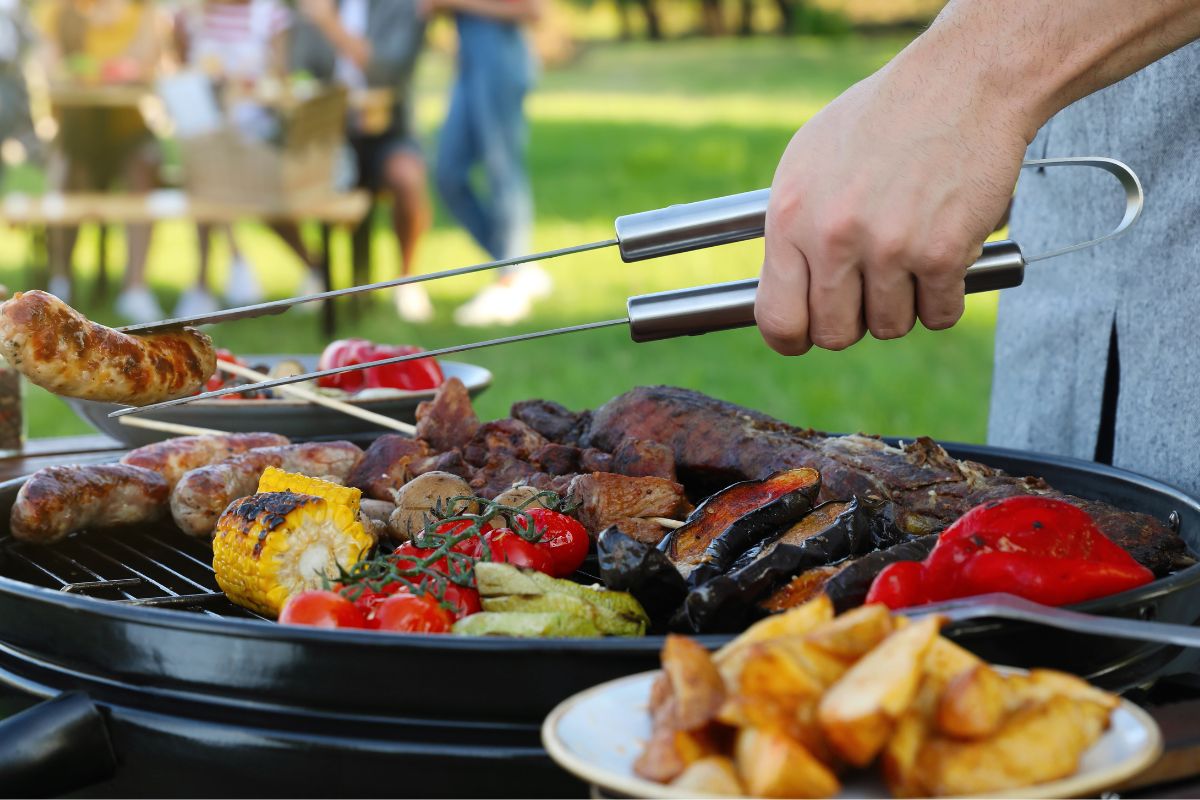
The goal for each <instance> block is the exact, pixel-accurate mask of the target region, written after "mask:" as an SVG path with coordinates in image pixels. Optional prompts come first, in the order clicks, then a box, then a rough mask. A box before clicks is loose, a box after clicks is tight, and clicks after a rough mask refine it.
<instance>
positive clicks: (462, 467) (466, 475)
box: [408, 450, 475, 481]
mask: <svg viewBox="0 0 1200 800" xmlns="http://www.w3.org/2000/svg"><path fill="white" fill-rule="evenodd" d="M408 471H409V476H410V477H412V478H415V477H416V476H418V475H424V474H425V473H426V472H449V473H450V474H451V475H457V476H458V477H460V478H462V479H463V480H468V481H469V480H470V479H471V477H472V476H473V475H474V474H475V468H474V467H472V466H471V465H470V464H468V463H467V462H466V461H465V460H464V459H463V456H462V451H460V450H447V451H446V452H444V453H438V454H437V455H434V456H426V457H425V458H418V459H416V460H414V461H412V462H411V463H410V464H409V465H408Z"/></svg>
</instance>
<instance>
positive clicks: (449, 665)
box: [0, 446, 1200, 796]
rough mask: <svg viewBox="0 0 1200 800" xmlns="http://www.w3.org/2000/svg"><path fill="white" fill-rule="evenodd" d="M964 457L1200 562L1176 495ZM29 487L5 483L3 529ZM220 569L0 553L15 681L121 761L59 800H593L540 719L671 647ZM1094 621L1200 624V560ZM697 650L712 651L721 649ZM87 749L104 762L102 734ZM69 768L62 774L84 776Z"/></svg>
mask: <svg viewBox="0 0 1200 800" xmlns="http://www.w3.org/2000/svg"><path fill="white" fill-rule="evenodd" d="M949 449H950V450H951V452H952V454H953V455H954V456H955V457H957V458H968V459H971V460H975V461H979V462H983V463H985V464H989V465H992V466H996V467H999V468H1001V469H1004V470H1006V471H1008V472H1010V473H1016V474H1023V475H1029V474H1032V475H1040V476H1042V477H1044V478H1045V479H1046V480H1047V481H1049V482H1050V483H1051V484H1052V485H1054V486H1056V487H1057V488H1060V489H1062V490H1063V491H1066V492H1070V493H1073V494H1077V495H1080V496H1085V497H1090V498H1093V499H1098V500H1104V501H1107V502H1110V503H1113V504H1115V505H1118V506H1121V507H1124V508H1129V509H1132V510H1136V511H1143V512H1146V513H1150V514H1153V515H1155V516H1157V517H1158V518H1160V519H1164V520H1166V519H1168V518H1171V517H1172V515H1174V519H1175V520H1177V521H1178V524H1179V529H1180V532H1181V534H1182V535H1183V537H1184V539H1185V540H1186V541H1187V542H1188V544H1189V546H1190V547H1191V549H1192V550H1193V552H1197V551H1200V503H1198V502H1197V501H1195V500H1193V499H1192V498H1189V497H1188V496H1186V495H1184V494H1183V493H1181V492H1179V491H1177V490H1175V489H1173V488H1171V487H1169V486H1166V485H1164V484H1161V483H1157V482H1154V481H1150V480H1147V479H1143V478H1141V477H1139V476H1135V475H1131V474H1129V473H1125V472H1122V471H1120V470H1115V469H1112V468H1108V467H1102V466H1098V465H1095V464H1088V463H1085V462H1079V461H1074V460H1071V459H1058V458H1051V457H1041V456H1037V457H1035V456H1030V455H1028V454H1022V453H1016V452H1012V451H1005V450H999V449H994V448H984V447H970V446H952V447H950V448H949ZM20 483H21V482H20V481H19V480H18V481H11V482H9V483H6V484H0V519H6V518H7V515H8V512H9V508H10V506H11V504H12V502H13V500H14V499H15V496H16V492H17V489H18V488H19V486H20ZM211 559H212V551H211V549H210V547H209V545H208V543H207V542H205V541H201V540H196V539H192V538H189V537H186V536H184V535H183V534H181V533H180V532H179V531H178V530H176V529H174V527H172V526H170V525H169V524H162V525H158V526H152V527H143V528H138V529H132V530H126V531H120V532H114V533H109V532H106V533H102V534H101V533H98V534H83V535H79V536H74V537H71V538H70V539H68V540H67V541H65V542H63V543H60V544H58V545H55V546H53V547H36V546H30V545H25V544H23V543H20V542H16V541H14V540H12V539H11V538H8V537H4V538H0V642H2V644H0V684H6V685H7V686H9V687H10V688H16V689H18V690H19V691H21V692H24V693H26V694H32V695H35V696H39V697H53V696H55V695H58V694H60V693H62V692H64V691H70V690H83V691H85V692H86V693H87V694H88V696H89V697H90V698H91V699H92V700H93V701H94V704H95V706H96V707H99V708H100V709H101V711H102V712H103V716H104V720H105V721H104V723H103V725H102V726H101V728H102V732H105V733H104V735H107V736H109V737H110V738H111V741H112V746H113V748H114V749H115V750H116V752H117V755H118V758H119V761H120V767H119V769H117V772H116V775H115V777H113V778H111V779H110V780H108V781H107V782H104V783H100V784H96V783H94V781H95V780H96V779H97V777H98V776H97V775H90V776H88V779H87V781H86V782H84V781H80V782H77V783H75V784H73V785H64V786H62V787H61V789H62V790H64V791H65V790H67V789H70V788H76V787H77V786H79V785H87V786H88V792H89V793H90V794H93V795H103V794H124V795H130V794H135V795H136V794H163V793H169V794H179V793H180V787H181V786H186V787H187V789H186V791H185V792H184V793H188V794H211V795H228V794H239V795H246V794H260V795H305V794H313V793H317V794H330V793H335V792H340V791H342V790H343V787H344V791H345V792H346V793H354V794H359V795H372V794H380V795H395V794H398V793H413V794H421V795H429V796H438V795H488V796H504V795H521V796H538V795H551V796H567V795H572V794H579V793H580V792H582V790H583V787H582V786H581V785H580V784H578V783H576V782H574V780H573V779H571V778H569V777H568V776H566V775H565V773H562V772H561V771H559V770H558V769H557V768H556V767H555V766H554V765H553V764H552V763H551V762H550V761H549V760H548V759H547V758H546V756H545V754H544V752H543V751H542V750H541V747H540V744H539V741H538V733H537V732H538V725H539V723H540V721H541V719H542V718H543V717H544V716H545V714H546V713H547V712H548V711H549V709H550V708H552V707H553V706H554V705H555V704H557V703H558V702H559V701H561V700H562V699H563V698H565V697H567V696H568V695H570V694H573V693H575V692H577V691H580V690H582V689H584V688H587V687H589V686H592V685H595V684H597V683H600V682H603V681H605V680H609V679H612V678H615V677H620V676H623V675H628V674H632V673H635V672H640V671H643V670H647V669H653V668H654V667H655V666H656V665H657V661H658V650H659V648H660V647H661V644H662V640H661V638H659V637H646V638H644V639H635V640H626V639H602V640H588V639H579V640H528V641H514V640H506V639H471V638H465V637H454V636H420V635H415V636H414V635H385V634H379V633H377V632H369V631H363V632H356V631H328V630H320V629H310V628H296V627H290V626H281V625H275V624H273V623H269V622H264V621H263V620H262V618H261V617H259V616H258V615H256V614H253V613H251V612H249V611H246V610H245V609H242V608H240V607H238V606H235V605H233V604H232V603H230V602H229V601H228V600H226V599H225V597H224V595H222V594H221V593H220V592H219V591H218V589H217V586H216V583H215V578H214V575H213V572H212V568H211ZM100 601H103V602H100ZM1081 608H1082V609H1083V610H1091V611H1095V612H1098V613H1106V614H1114V615H1123V616H1135V617H1143V618H1157V619H1162V620H1165V621H1172V622H1184V623H1192V622H1195V621H1196V619H1197V617H1200V565H1197V566H1195V567H1190V568H1188V569H1186V570H1183V571H1181V572H1179V573H1177V574H1175V575H1172V576H1169V577H1167V578H1164V579H1161V580H1159V581H1155V582H1154V583H1153V584H1150V585H1148V586H1145V587H1141V588H1140V589H1137V590H1134V591H1132V592H1127V593H1125V594H1122V595H1117V596H1114V597H1109V598H1103V599H1101V600H1098V601H1092V602H1091V603H1088V604H1084V605H1083V606H1081ZM950 633H951V635H953V636H955V637H957V638H958V639H959V640H960V641H961V642H962V643H964V644H966V645H967V646H968V647H971V648H972V649H975V650H976V651H977V652H979V653H980V654H981V655H984V656H985V657H988V658H990V659H993V660H996V661H1000V662H1006V663H1014V664H1017V665H1041V666H1057V667H1059V668H1066V669H1072V670H1074V671H1076V672H1079V673H1081V674H1084V675H1087V676H1088V677H1089V678H1091V679H1092V680H1095V681H1096V682H1098V683H1100V684H1102V685H1106V686H1108V687H1111V688H1127V687H1130V686H1134V685H1138V684H1143V683H1145V682H1147V681H1149V680H1152V679H1154V678H1155V677H1157V676H1160V675H1163V674H1169V673H1172V672H1177V671H1181V670H1183V669H1190V668H1193V667H1194V666H1195V664H1194V663H1193V662H1191V661H1185V660H1184V659H1183V658H1182V657H1181V653H1180V651H1179V650H1178V649H1175V648H1169V647H1159V646H1155V645H1143V644H1137V643H1130V642H1123V641H1117V640H1112V641H1107V640H1097V639H1092V638H1086V637H1079V636H1073V635H1070V634H1064V633H1061V632H1049V633H1048V632H1047V630H1046V629H1042V628H1037V627H1034V626H1029V625H1019V624H1013V623H1000V622H993V621H987V620H985V621H979V622H973V623H969V624H966V625H963V626H961V627H959V628H956V629H954V630H952V631H951V632H950ZM702 638H705V639H706V640H707V643H709V644H712V645H716V644H718V643H719V642H721V641H723V640H724V638H725V637H702ZM44 707H45V705H43V707H42V708H44ZM83 707H84V708H85V709H93V706H92V704H89V703H85V704H84V705H83ZM91 713H92V714H93V716H94V714H95V712H94V710H92V711H91ZM0 727H4V726H0ZM6 735H16V734H11V733H8V732H5V731H2V730H0V754H3V753H4V752H6V750H7V748H5V747H4V738H3V737H4V736H6ZM67 738H69V737H67ZM62 739H63V737H59V738H58V739H56V740H55V741H61V740H62ZM22 741H24V739H22ZM77 744H80V746H81V747H85V746H86V747H92V749H93V750H94V749H95V740H94V738H93V739H90V740H87V739H85V740H83V741H82V742H81V743H77ZM3 762H4V758H3V757H0V784H2V783H4V778H5V771H4V770H5V765H4V763H3ZM61 763H74V764H77V763H79V759H78V757H77V754H75V756H74V757H73V758H72V759H71V760H69V761H64V762H61ZM110 766H111V765H110ZM464 767H466V768H464ZM55 769H56V771H52V772H51V773H50V774H53V775H55V776H56V777H57V778H59V779H65V778H66V777H69V775H68V772H69V770H63V769H62V768H61V767H56V768H55ZM363 775H377V776H378V775H382V776H397V775H403V776H404V777H403V781H404V783H403V785H398V784H396V783H389V782H387V781H383V782H381V783H364V782H363V777H362V776H363ZM30 785H31V786H32V787H34V788H31V789H30V791H34V792H37V793H43V792H45V791H48V789H47V788H46V787H45V784H30Z"/></svg>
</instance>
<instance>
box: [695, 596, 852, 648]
mask: <svg viewBox="0 0 1200 800" xmlns="http://www.w3.org/2000/svg"><path fill="white" fill-rule="evenodd" d="M831 619H833V603H832V602H831V601H830V599H829V598H828V597H827V596H826V595H823V594H822V595H818V596H817V597H814V598H813V599H812V600H809V601H808V602H807V603H805V604H804V605H802V606H796V607H795V608H793V609H791V610H790V611H785V612H783V613H782V614H775V615H773V616H770V617H767V618H766V619H762V620H759V621H758V622H756V623H754V624H753V625H751V626H750V627H749V628H747V629H746V630H745V631H743V632H742V634H741V635H740V636H738V637H737V638H736V639H734V640H733V641H732V642H730V643H729V644H727V645H725V646H724V647H722V648H721V649H720V650H718V651H717V652H716V653H715V654H714V655H713V661H715V662H717V664H718V665H720V664H722V663H723V662H724V661H726V660H727V659H729V658H731V657H732V656H733V655H734V654H735V653H737V651H739V650H741V649H742V648H744V647H747V646H749V645H751V644H754V643H755V642H761V641H764V640H766V639H775V638H778V637H780V636H799V635H802V634H805V633H808V632H810V631H812V630H813V629H815V628H816V627H817V626H818V625H821V624H823V623H826V622H829V621H830V620H831Z"/></svg>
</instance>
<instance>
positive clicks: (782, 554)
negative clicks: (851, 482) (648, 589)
mask: <svg viewBox="0 0 1200 800" xmlns="http://www.w3.org/2000/svg"><path fill="white" fill-rule="evenodd" d="M874 546H875V536H874V531H873V527H872V525H871V516H870V515H869V514H868V513H867V511H866V510H865V507H864V504H863V503H861V502H859V500H858V499H857V498H856V499H854V500H849V501H830V502H827V503H823V504H821V505H820V506H817V507H816V508H815V509H813V510H812V511H811V512H810V513H809V514H808V515H807V516H806V517H804V518H803V519H802V520H801V521H800V522H798V523H796V524H795V525H793V526H792V527H791V528H788V529H787V530H786V531H785V532H784V533H783V535H781V536H778V537H776V538H775V539H773V540H772V541H769V542H764V543H762V544H760V545H758V546H757V547H754V548H751V549H750V550H749V551H747V552H746V553H745V554H744V555H743V556H742V557H741V558H740V559H738V561H737V563H736V566H735V568H734V569H731V570H730V571H729V572H728V573H726V574H724V575H718V576H717V577H715V578H713V579H711V580H709V581H707V582H705V583H703V584H701V585H700V586H697V587H695V588H693V589H692V590H691V591H690V592H688V595H687V597H686V598H685V599H684V602H683V606H682V608H681V609H680V611H679V612H677V613H676V615H675V617H674V618H673V623H672V624H673V625H676V626H678V627H680V628H682V629H684V630H690V631H693V632H695V633H707V632H715V631H732V630H738V629H740V627H741V626H742V625H744V623H745V622H746V619H747V617H748V616H749V615H751V614H752V613H753V609H754V606H755V604H756V603H758V601H759V600H761V599H763V598H764V597H766V596H767V595H768V594H769V593H770V592H771V591H772V590H773V589H775V588H776V587H778V586H779V585H781V584H783V583H786V582H787V581H789V580H791V579H792V578H793V577H794V576H796V575H799V574H800V573H802V572H804V571H806V570H809V569H812V568H814V567H822V566H827V565H830V564H836V563H838V562H840V561H843V560H845V559H847V558H851V557H853V556H856V555H861V554H862V553H866V552H870V550H871V549H872V548H873V547H874Z"/></svg>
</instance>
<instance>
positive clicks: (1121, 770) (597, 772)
mask: <svg viewBox="0 0 1200 800" xmlns="http://www.w3.org/2000/svg"><path fill="white" fill-rule="evenodd" d="M994 666H996V668H997V669H998V670H999V671H1001V672H1004V673H1010V674H1013V673H1015V674H1020V673H1025V672H1028V670H1023V669H1017V668H1016V667H1006V666H1003V665H994ZM660 672H661V670H650V671H648V672H639V673H636V674H634V675H626V676H624V677H622V678H617V679H615V680H611V681H605V682H604V683H600V684H597V685H595V686H593V687H591V688H589V689H585V690H583V691H582V692H578V693H576V694H573V695H571V696H570V697H568V698H567V699H565V700H563V701H562V702H561V703H559V704H558V705H556V706H555V707H554V709H553V710H551V712H550V713H549V714H548V715H546V719H545V720H544V721H543V722H542V729H541V738H542V747H544V748H545V749H546V752H547V753H548V754H549V755H550V758H551V759H553V760H554V762H555V763H556V764H558V766H559V767H561V768H562V769H564V770H566V771H567V772H570V773H571V774H572V775H575V776H576V777H577V778H580V779H582V780H584V781H587V782H588V783H589V784H591V785H592V786H593V787H601V788H605V789H611V790H614V791H616V792H618V793H620V794H622V795H625V796H628V797H663V798H687V797H697V796H698V793H697V792H695V791H694V790H692V791H685V790H682V789H675V788H674V787H671V786H666V785H664V784H660V783H654V782H653V781H648V780H645V779H643V778H639V777H637V776H627V775H616V774H614V773H610V772H608V771H607V770H604V769H602V768H600V767H597V766H594V765H592V764H590V763H589V762H587V761H586V760H584V759H583V758H581V757H579V756H577V755H576V754H575V753H574V752H572V751H571V750H570V748H568V747H567V745H566V744H565V743H564V742H563V741H562V740H561V739H560V738H559V736H558V726H559V724H560V723H561V722H562V719H563V718H564V717H565V716H566V715H567V714H568V713H570V712H571V711H572V710H574V708H575V707H576V706H578V705H579V704H581V703H583V702H584V701H586V700H589V699H591V698H592V697H593V696H594V695H597V694H601V693H603V692H606V691H610V690H612V689H613V688H615V687H616V686H618V685H620V684H624V683H633V682H636V681H649V680H650V679H652V678H653V676H655V675H658V674H659V673H660ZM1120 701H1121V702H1120V705H1118V708H1119V709H1121V710H1123V711H1125V712H1126V713H1128V714H1129V715H1130V716H1131V717H1132V718H1133V719H1134V721H1135V722H1136V723H1138V725H1140V726H1141V728H1142V729H1143V730H1145V731H1146V733H1147V735H1148V738H1149V743H1148V745H1147V746H1146V747H1145V748H1144V749H1143V750H1142V751H1141V752H1140V753H1139V754H1138V755H1137V757H1135V758H1130V759H1128V760H1126V761H1124V762H1119V763H1117V764H1113V765H1109V766H1106V767H1105V768H1104V769H1102V770H1100V771H1099V772H1094V773H1091V774H1090V776H1088V777H1084V776H1081V775H1079V774H1078V772H1076V773H1075V774H1072V775H1068V776H1067V777H1065V778H1059V779H1057V780H1053V781H1049V782H1046V783H1038V784H1034V785H1032V786H1026V787H1023V788H1019V789H1010V790H1005V791H1000V792H987V793H984V794H972V795H964V796H965V797H972V798H1013V797H1024V798H1061V797H1081V796H1083V795H1085V794H1089V793H1090V792H1092V791H1093V790H1094V789H1096V788H1101V789H1109V788H1114V787H1116V786H1118V785H1120V784H1121V783H1123V782H1124V781H1127V780H1129V779H1130V778H1132V777H1134V776H1135V775H1137V774H1139V773H1141V772H1143V771H1144V770H1145V769H1146V768H1147V767H1149V766H1150V765H1151V764H1153V763H1154V762H1155V761H1156V760H1157V759H1158V758H1159V757H1160V756H1161V755H1162V752H1163V738H1162V730H1161V729H1160V728H1159V727H1158V723H1157V722H1155V721H1154V718H1153V717H1151V716H1150V714H1149V713H1147V712H1146V710H1145V709H1143V708H1141V707H1140V706H1138V705H1136V704H1134V703H1132V702H1130V701H1129V700H1126V699H1125V698H1124V697H1122V698H1120ZM1094 746H1095V745H1093V747H1094ZM1089 749H1090V748H1089ZM702 796H704V797H717V796H721V795H702ZM746 797H748V796H746Z"/></svg>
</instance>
